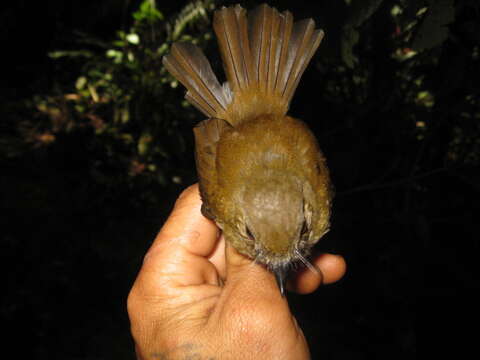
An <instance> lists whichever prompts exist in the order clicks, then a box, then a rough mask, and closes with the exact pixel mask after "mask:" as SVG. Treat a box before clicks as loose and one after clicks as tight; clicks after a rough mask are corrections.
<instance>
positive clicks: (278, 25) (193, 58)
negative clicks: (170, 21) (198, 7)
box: [164, 4, 324, 125]
mask: <svg viewBox="0 0 480 360" xmlns="http://www.w3.org/2000/svg"><path fill="white" fill-rule="evenodd" d="M213 27H214V29H215V33H216V35H217V39H218V43H219V48H220V53H221V56H222V60H223V64H224V68H225V72H226V76H227V83H226V84H224V85H223V86H222V85H220V84H219V82H218V80H217V78H216V77H215V75H214V74H213V72H212V69H211V67H210V64H209V63H208V61H207V59H206V58H205V56H204V55H203V54H202V52H201V51H200V50H199V49H198V48H196V47H195V46H193V45H190V44H185V43H182V44H174V45H173V46H172V51H171V54H170V55H167V56H166V57H165V58H164V64H165V66H166V68H167V69H168V70H169V71H170V72H171V73H172V74H173V75H174V76H175V77H176V78H177V79H178V80H179V81H180V82H182V83H183V84H184V85H185V86H186V87H187V89H188V92H187V95H186V98H187V100H188V101H190V102H191V103H192V104H193V105H194V106H196V107H197V108H198V109H200V110H201V111H202V112H203V113H204V114H206V115H207V116H210V117H216V118H222V119H225V120H227V121H228V122H229V123H230V124H232V125H235V124H237V123H239V122H242V121H245V120H247V119H251V118H255V117H258V116H260V115H264V114H272V115H285V113H286V112H287V110H288V107H289V103H290V101H291V99H292V97H293V94H294V92H295V90H296V88H297V86H298V83H299V81H300V78H301V76H302V74H303V72H304V71H305V69H306V67H307V65H308V63H309V62H310V60H311V58H312V56H313V55H314V53H315V51H316V50H317V48H318V46H319V45H320V42H321V40H322V38H323V35H324V33H323V31H322V30H315V22H314V21H313V20H312V19H307V20H302V21H299V22H296V23H294V22H293V16H292V14H291V13H290V12H289V11H285V12H283V13H281V14H280V13H279V12H278V11H277V9H275V8H272V7H270V6H268V5H266V4H263V5H260V6H258V7H257V8H256V9H254V10H253V11H252V12H250V14H249V15H248V18H247V15H246V11H245V10H244V9H243V8H242V7H241V6H240V5H236V6H232V7H228V8H226V7H223V8H222V9H221V10H218V11H216V12H215V14H214V20H213Z"/></svg>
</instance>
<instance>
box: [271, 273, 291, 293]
mask: <svg viewBox="0 0 480 360" xmlns="http://www.w3.org/2000/svg"><path fill="white" fill-rule="evenodd" d="M273 274H274V275H275V280H277V285H278V288H279V289H280V294H282V297H284V296H285V283H286V282H287V274H288V269H287V267H285V266H279V267H277V268H275V269H274V270H273Z"/></svg>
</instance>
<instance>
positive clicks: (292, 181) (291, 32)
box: [162, 4, 333, 296]
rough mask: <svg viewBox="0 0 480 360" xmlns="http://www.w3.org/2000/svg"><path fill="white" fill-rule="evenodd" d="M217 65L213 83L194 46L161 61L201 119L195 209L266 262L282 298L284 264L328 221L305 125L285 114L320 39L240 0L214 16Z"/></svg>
mask: <svg viewBox="0 0 480 360" xmlns="http://www.w3.org/2000/svg"><path fill="white" fill-rule="evenodd" d="M213 28H214V32H215V34H216V38H217V41H218V48H219V52H220V55H221V59H222V63H223V67H224V70H225V75H226V81H225V82H223V83H220V82H219V80H218V79H217V77H216V75H215V74H214V72H213V70H212V67H211V65H210V63H209V61H208V59H207V58H206V56H205V55H204V53H203V52H202V50H201V49H200V48H199V47H197V46H196V45H194V44H191V43H188V42H176V43H173V44H172V46H171V48H170V52H169V53H168V54H167V55H165V56H164V57H163V59H162V63H163V65H164V67H165V68H166V69H167V70H168V71H169V72H170V73H171V75H172V76H173V77H174V78H176V79H177V80H178V81H179V82H180V83H182V84H183V85H184V86H185V87H186V89H187V92H186V95H185V99H186V100H187V101H188V102H189V103H190V104H192V105H193V106H194V107H196V108H197V109H198V110H200V111H201V112H202V113H203V114H204V115H205V116H206V117H207V119H206V120H203V121H201V122H200V123H198V124H197V125H196V126H195V127H194V129H193V132H194V138H195V163H196V168H197V173H198V179H199V180H198V181H199V189H200V195H201V199H202V206H201V212H202V214H203V215H204V216H205V217H207V218H208V219H211V220H213V221H214V222H215V223H216V224H217V226H218V227H219V228H220V229H221V230H222V232H223V235H224V237H225V240H226V241H227V242H228V243H229V244H231V245H232V246H233V247H234V248H235V249H236V250H237V251H238V252H239V253H241V254H243V255H245V256H246V257H248V258H250V259H252V261H254V262H255V263H258V264H261V265H263V266H265V267H266V268H267V269H268V270H270V271H271V272H272V273H273V274H274V276H275V279H276V282H277V284H278V287H279V291H280V293H281V295H282V296H285V289H286V285H285V284H286V281H287V278H288V275H289V273H290V270H291V269H292V268H294V267H296V265H297V264H299V263H303V264H304V265H305V266H307V267H308V268H310V269H313V270H315V267H314V266H313V265H312V264H311V263H310V262H309V261H308V256H309V255H310V253H311V249H312V247H313V246H314V245H315V244H316V243H317V242H318V240H319V239H320V238H321V237H322V236H323V235H325V233H327V232H328V230H329V228H330V215H331V204H332V197H333V187H332V184H331V180H330V174H329V169H328V167H327V163H326V159H325V156H324V155H323V153H322V151H321V149H320V147H319V145H318V142H317V140H316V138H315V136H314V134H313V133H312V131H311V130H310V129H309V127H308V126H307V125H306V123H304V122H303V121H302V120H300V119H296V118H294V117H291V116H289V115H288V114H287V112H288V110H289V105H290V101H291V99H292V97H293V95H294V92H295V90H296V88H297V86H298V84H299V81H300V78H301V76H302V74H303V73H304V71H305V68H306V67H307V65H308V63H309V62H310V60H311V58H312V57H313V55H314V53H315V52H316V50H317V48H318V47H319V45H320V42H321V41H322V39H323V37H324V32H323V30H321V29H316V28H315V22H314V20H313V19H311V18H309V19H305V20H300V21H294V19H293V15H292V13H291V12H290V11H288V10H286V11H283V12H279V11H278V10H277V9H276V8H274V7H271V6H269V5H267V4H262V5H259V6H258V7H256V8H255V9H253V10H252V11H249V12H248V14H247V11H246V10H245V9H244V8H242V7H241V6H240V5H239V4H237V5H233V6H229V7H222V8H220V9H218V10H216V11H215V12H214V14H213Z"/></svg>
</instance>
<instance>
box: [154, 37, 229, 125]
mask: <svg viewBox="0 0 480 360" xmlns="http://www.w3.org/2000/svg"><path fill="white" fill-rule="evenodd" d="M163 64H164V66H165V67H166V68H167V70H168V71H169V72H170V73H171V74H172V75H173V76H175V77H176V78H177V79H178V80H179V81H180V82H181V83H182V84H183V85H185V87H186V88H187V89H188V92H187V95H186V98H187V100H189V101H191V102H192V103H193V105H195V106H196V107H197V108H199V109H200V110H201V111H202V112H203V113H205V115H207V116H209V117H215V116H217V115H218V114H219V113H221V112H222V110H223V111H224V110H225V109H226V107H227V99H226V97H225V94H224V93H223V88H222V86H221V85H220V83H219V82H218V80H217V77H216V76H215V74H214V73H213V70H212V68H211V66H210V63H209V62H208V60H207V58H206V57H205V55H204V54H203V52H202V51H201V50H200V49H199V48H198V47H196V46H195V45H192V44H189V43H175V44H173V45H172V49H171V52H170V54H169V55H167V56H165V57H164V58H163Z"/></svg>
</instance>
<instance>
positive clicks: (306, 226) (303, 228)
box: [300, 220, 308, 236]
mask: <svg viewBox="0 0 480 360" xmlns="http://www.w3.org/2000/svg"><path fill="white" fill-rule="evenodd" d="M307 232H308V225H307V220H303V224H302V230H301V231H300V236H304V235H305V234H306V233H307Z"/></svg>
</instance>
